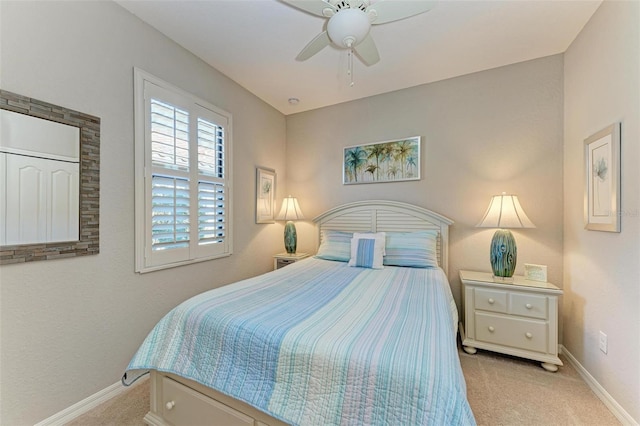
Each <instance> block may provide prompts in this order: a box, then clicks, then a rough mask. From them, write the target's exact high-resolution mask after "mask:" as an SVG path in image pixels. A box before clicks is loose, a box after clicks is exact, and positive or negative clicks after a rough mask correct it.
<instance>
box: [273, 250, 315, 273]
mask: <svg viewBox="0 0 640 426" xmlns="http://www.w3.org/2000/svg"><path fill="white" fill-rule="evenodd" d="M309 256H311V255H310V254H309V253H294V254H289V253H279V254H276V255H275V256H273V269H274V270H275V269H280V268H284V267H285V266H287V265H290V264H292V263H295V262H297V261H298V260H302V259H306V258H307V257H309Z"/></svg>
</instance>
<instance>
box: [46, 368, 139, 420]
mask: <svg viewBox="0 0 640 426" xmlns="http://www.w3.org/2000/svg"><path fill="white" fill-rule="evenodd" d="M147 380H148V376H145V377H143V378H141V379H139V380H137V381H136V382H135V383H134V384H132V385H131V386H128V387H126V386H124V385H123V384H122V383H121V382H118V383H114V384H112V385H111V386H109V387H108V388H106V389H103V390H101V391H99V392H96V393H94V394H93V395H91V396H89V397H88V398H85V399H83V400H82V401H80V402H78V403H76V404H73V405H72V406H71V407H69V408H65V409H64V410H62V411H60V412H59V413H56V414H54V415H53V416H51V417H48V418H46V419H44V420H42V421H41V422H39V423H36V424H35V426H63V425H65V424H67V423H69V422H70V421H72V420H75V419H76V418H78V417H80V416H81V415H83V414H84V413H86V412H88V411H91V410H92V409H94V408H96V407H97V406H98V405H100V404H102V403H103V402H107V401H108V400H110V399H111V398H115V397H116V396H118V395H120V394H122V393H124V392H125V391H127V390H129V389H131V388H133V387H135V386H138V385H140V384H141V383H143V382H144V383H146V382H147Z"/></svg>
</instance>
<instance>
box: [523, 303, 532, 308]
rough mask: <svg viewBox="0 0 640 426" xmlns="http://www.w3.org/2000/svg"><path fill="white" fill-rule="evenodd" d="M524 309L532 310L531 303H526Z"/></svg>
mask: <svg viewBox="0 0 640 426" xmlns="http://www.w3.org/2000/svg"><path fill="white" fill-rule="evenodd" d="M524 307H525V308H527V309H531V308H533V305H532V304H531V303H527V304H526V305H524Z"/></svg>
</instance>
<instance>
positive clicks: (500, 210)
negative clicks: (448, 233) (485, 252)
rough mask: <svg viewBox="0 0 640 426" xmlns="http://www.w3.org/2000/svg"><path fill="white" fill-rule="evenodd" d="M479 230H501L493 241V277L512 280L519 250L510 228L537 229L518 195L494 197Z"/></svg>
mask: <svg viewBox="0 0 640 426" xmlns="http://www.w3.org/2000/svg"><path fill="white" fill-rule="evenodd" d="M476 227H478V228H499V229H498V230H497V231H496V233H495V234H493V238H492V239H491V251H490V253H489V255H490V259H491V269H492V270H493V275H494V276H495V277H500V278H510V277H512V276H513V272H514V271H515V269H516V261H517V259H518V250H517V248H516V239H515V238H514V237H513V234H512V233H511V231H509V229H508V228H535V227H536V226H535V225H534V224H533V222H531V220H529V218H528V217H527V215H526V214H525V212H524V210H523V209H522V206H520V202H519V201H518V196H517V195H507V194H506V193H504V192H503V193H502V195H494V196H493V197H492V198H491V202H490V203H489V208H488V209H487V211H486V213H485V214H484V217H483V218H482V220H481V221H480V223H479V224H477V225H476Z"/></svg>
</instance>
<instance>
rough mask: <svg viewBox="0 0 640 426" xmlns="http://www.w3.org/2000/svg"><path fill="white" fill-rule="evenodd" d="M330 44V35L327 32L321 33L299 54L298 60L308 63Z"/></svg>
mask: <svg viewBox="0 0 640 426" xmlns="http://www.w3.org/2000/svg"><path fill="white" fill-rule="evenodd" d="M329 43H331V40H329V35H328V34H327V32H326V31H323V32H321V33H320V34H318V35H317V36H316V37H315V38H314V39H313V40H311V41H310V42H309V44H307V45H306V46H305V47H304V49H302V51H301V52H300V53H298V56H296V60H298V61H306V60H307V59H309V58H310V57H312V56H313V55H315V54H316V53H318V52H319V51H321V50H322V49H324V48H325V47H327V46H328V45H329Z"/></svg>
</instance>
